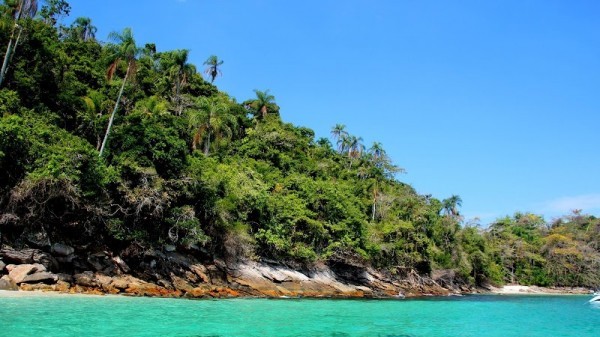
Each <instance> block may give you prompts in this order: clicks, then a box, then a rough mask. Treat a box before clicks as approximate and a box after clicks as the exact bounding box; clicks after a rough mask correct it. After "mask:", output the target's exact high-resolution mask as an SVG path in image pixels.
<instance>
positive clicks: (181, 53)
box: [173, 49, 196, 115]
mask: <svg viewBox="0 0 600 337" xmlns="http://www.w3.org/2000/svg"><path fill="white" fill-rule="evenodd" d="M189 52H190V51H189V50H187V49H180V50H176V51H174V52H173V61H174V68H173V71H174V72H175V103H176V104H177V114H178V115H181V112H182V109H183V105H182V104H181V87H182V86H184V85H185V84H186V83H187V81H188V77H190V76H192V75H193V74H194V73H196V67H195V66H194V65H192V64H189V63H188V55H189Z"/></svg>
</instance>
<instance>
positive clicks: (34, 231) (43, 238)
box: [21, 227, 50, 248]
mask: <svg viewBox="0 0 600 337" xmlns="http://www.w3.org/2000/svg"><path fill="white" fill-rule="evenodd" d="M21 236H22V237H23V238H24V239H25V240H26V241H27V242H28V243H30V244H31V245H32V246H34V247H38V248H48V247H50V237H49V236H48V233H47V232H46V230H45V229H44V228H43V227H38V228H33V227H27V228H25V230H24V231H23V234H22V235H21Z"/></svg>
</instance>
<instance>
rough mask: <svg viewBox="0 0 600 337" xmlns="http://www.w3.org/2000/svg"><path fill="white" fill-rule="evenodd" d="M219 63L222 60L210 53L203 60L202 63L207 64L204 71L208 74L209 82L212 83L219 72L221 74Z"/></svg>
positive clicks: (221, 62)
mask: <svg viewBox="0 0 600 337" xmlns="http://www.w3.org/2000/svg"><path fill="white" fill-rule="evenodd" d="M221 64H223V61H222V60H219V58H218V57H217V56H216V55H211V56H209V57H208V58H207V59H206V61H204V65H206V66H208V67H207V68H206V70H205V71H204V72H205V73H206V74H208V75H209V76H210V83H213V82H214V81H215V78H216V77H217V76H218V75H219V74H221V75H223V73H222V72H221V70H220V69H219V66H220V65H221Z"/></svg>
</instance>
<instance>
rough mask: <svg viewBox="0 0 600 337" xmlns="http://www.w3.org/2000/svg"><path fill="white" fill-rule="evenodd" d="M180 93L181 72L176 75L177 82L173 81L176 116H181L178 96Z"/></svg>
mask: <svg viewBox="0 0 600 337" xmlns="http://www.w3.org/2000/svg"><path fill="white" fill-rule="evenodd" d="M180 92H181V71H180V72H178V73H177V80H175V103H176V104H177V115H178V116H181V110H182V109H181V98H180V96H179V94H180Z"/></svg>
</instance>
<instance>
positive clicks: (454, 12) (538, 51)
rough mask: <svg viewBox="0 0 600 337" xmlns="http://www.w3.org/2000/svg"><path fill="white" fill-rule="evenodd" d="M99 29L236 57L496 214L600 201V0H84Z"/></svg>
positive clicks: (249, 90)
mask: <svg viewBox="0 0 600 337" xmlns="http://www.w3.org/2000/svg"><path fill="white" fill-rule="evenodd" d="M69 3H70V4H71V7H72V13H71V17H70V18H69V19H66V20H65V23H68V22H69V21H70V20H72V19H74V18H75V17H77V16H89V17H91V18H92V22H93V23H94V24H95V25H96V26H97V27H98V33H97V38H98V39H100V40H106V37H107V35H108V33H109V32H111V31H115V30H116V31H120V30H122V29H123V28H125V27H131V28H132V29H133V32H134V35H135V37H136V40H137V42H138V44H141V45H143V44H144V43H147V42H154V43H156V45H157V48H158V50H160V51H165V50H171V49H180V48H181V49H184V48H185V49H190V59H191V62H192V63H195V64H196V65H197V66H199V67H201V64H202V63H203V62H204V60H205V59H206V58H207V57H208V56H209V55H211V54H215V55H218V56H219V58H221V59H223V60H224V61H225V63H224V64H223V67H222V71H223V76H222V77H219V78H218V79H217V80H216V81H215V84H216V85H217V86H218V87H219V88H220V89H221V90H223V91H226V92H228V93H230V94H231V95H232V96H233V97H235V98H237V99H238V101H243V100H245V99H247V98H251V97H253V95H254V94H253V89H259V90H265V89H270V90H271V93H272V94H273V95H275V97H276V100H277V103H278V104H279V105H280V106H281V108H282V110H281V114H282V117H283V119H284V120H285V121H289V122H292V123H294V124H297V125H302V126H308V127H310V128H312V129H314V130H315V132H316V134H317V137H329V132H330V130H331V127H332V126H333V125H335V124H336V123H342V124H345V125H346V126H347V129H348V131H349V132H350V133H352V134H355V135H357V136H362V137H363V138H364V140H365V143H366V145H369V144H371V143H372V142H373V141H380V142H381V143H383V145H384V147H385V148H386V150H387V152H388V154H389V155H390V156H391V157H392V159H393V160H394V162H395V163H397V164H398V165H400V166H401V167H403V168H405V169H406V171H407V174H404V175H401V176H399V179H400V180H402V181H404V182H407V183H410V184H411V185H412V186H414V187H415V188H416V189H417V190H418V191H419V192H420V193H423V194H432V195H433V196H434V197H437V198H440V199H443V198H446V197H449V196H450V195H452V194H458V195H460V196H461V197H462V199H463V207H462V213H463V214H464V215H465V217H466V218H467V219H469V218H474V217H479V218H481V220H482V223H483V224H486V223H488V222H490V221H493V220H494V219H495V218H497V217H501V216H504V215H512V214H513V213H514V212H516V211H521V212H534V213H538V214H542V215H544V216H545V218H546V219H547V220H551V219H552V218H554V217H556V216H558V215H563V214H566V213H568V212H569V211H570V210H571V209H583V211H584V212H585V213H590V214H594V215H596V216H600V155H599V154H600V151H599V147H600V132H599V131H600V130H599V129H600V34H599V33H598V32H600V20H598V19H597V18H598V14H599V13H600V2H599V1H595V0H590V1H585V0H580V1H566V0H565V1H556V0H539V1H533V0H503V1H467V0H457V1H441V0H440V1H408V0H406V1H401V0H397V1H396V0H387V1H385V0H381V1H367V0H344V1H341V0H303V1H283V0H279V1H275V0H236V1H227V0H144V1H142V0H128V1H117V0H103V1H89V0H71V1H69Z"/></svg>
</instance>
